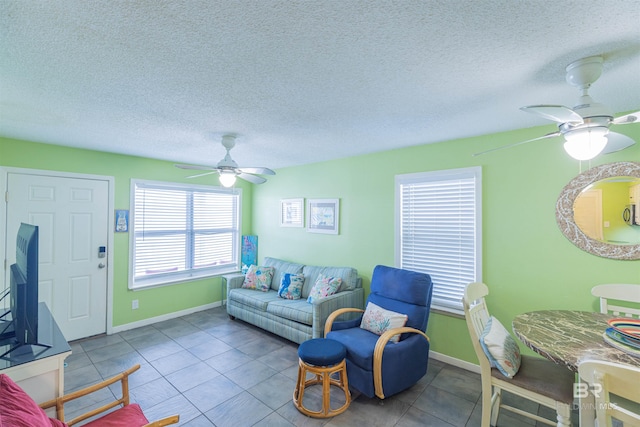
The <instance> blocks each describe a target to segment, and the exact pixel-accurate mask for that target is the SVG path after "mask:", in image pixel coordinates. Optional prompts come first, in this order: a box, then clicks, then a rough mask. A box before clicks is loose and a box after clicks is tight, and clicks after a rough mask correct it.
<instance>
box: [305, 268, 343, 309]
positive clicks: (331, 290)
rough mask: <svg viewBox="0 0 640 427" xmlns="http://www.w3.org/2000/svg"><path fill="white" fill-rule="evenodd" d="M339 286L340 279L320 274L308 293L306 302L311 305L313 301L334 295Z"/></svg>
mask: <svg viewBox="0 0 640 427" xmlns="http://www.w3.org/2000/svg"><path fill="white" fill-rule="evenodd" d="M341 284H342V279H341V278H340V277H327V276H325V275H324V274H320V275H319V276H318V279H317V280H316V283H315V284H314V285H313V288H311V292H309V297H308V298H307V302H308V303H310V304H313V302H314V301H318V300H321V299H323V298H326V297H328V296H330V295H333V294H335V293H336V292H337V290H338V288H339V287H340V285H341Z"/></svg>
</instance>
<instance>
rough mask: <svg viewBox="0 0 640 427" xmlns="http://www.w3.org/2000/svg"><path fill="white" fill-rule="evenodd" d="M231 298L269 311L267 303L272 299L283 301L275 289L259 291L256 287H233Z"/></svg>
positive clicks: (230, 293)
mask: <svg viewBox="0 0 640 427" xmlns="http://www.w3.org/2000/svg"><path fill="white" fill-rule="evenodd" d="M229 299H230V300H233V301H235V302H237V303H239V304H243V305H247V306H249V307H253V308H255V309H257V310H261V311H267V305H268V304H269V303H270V302H272V301H278V300H280V301H282V298H280V297H278V293H277V292H275V291H268V292H259V291H256V290H255V289H242V288H240V289H231V291H230V292H229Z"/></svg>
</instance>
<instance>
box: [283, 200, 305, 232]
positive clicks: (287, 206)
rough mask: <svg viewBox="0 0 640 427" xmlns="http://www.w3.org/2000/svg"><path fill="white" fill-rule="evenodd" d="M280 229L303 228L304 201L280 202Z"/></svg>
mask: <svg viewBox="0 0 640 427" xmlns="http://www.w3.org/2000/svg"><path fill="white" fill-rule="evenodd" d="M280 227H304V199H282V200H280Z"/></svg>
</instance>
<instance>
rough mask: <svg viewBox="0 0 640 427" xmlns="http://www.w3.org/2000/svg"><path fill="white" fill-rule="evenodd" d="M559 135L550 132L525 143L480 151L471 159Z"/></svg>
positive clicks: (558, 134)
mask: <svg viewBox="0 0 640 427" xmlns="http://www.w3.org/2000/svg"><path fill="white" fill-rule="evenodd" d="M560 135H561V133H560V132H552V133H548V134H546V135H543V136H539V137H537V138H533V139H527V140H526V141H520V142H516V143H515V144H509V145H503V146H502V147H496V148H492V149H490V150H486V151H481V152H479V153H475V154H474V155H473V157H475V156H480V155H482V154H487V153H491V152H492V151H498V150H503V149H505V148H512V147H516V146H518V145H522V144H526V143H527V142H533V141H539V140H541V139H547V138H553V137H554V136H560Z"/></svg>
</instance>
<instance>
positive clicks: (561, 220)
mask: <svg viewBox="0 0 640 427" xmlns="http://www.w3.org/2000/svg"><path fill="white" fill-rule="evenodd" d="M635 181H638V183H640V163H638V162H616V163H609V164H605V165H601V166H596V167H594V168H591V169H589V170H588V171H586V172H583V173H581V174H580V175H578V176H577V177H575V178H574V179H572V180H571V181H570V182H569V183H568V184H567V185H566V186H565V187H564V188H563V189H562V192H561V193H560V196H559V197H558V201H557V202H556V222H557V223H558V227H560V231H562V234H564V235H565V237H566V238H567V239H569V241H571V243H573V244H574V245H576V246H577V247H578V248H580V249H582V250H583V251H586V252H589V253H590V254H593V255H597V256H600V257H603V258H611V259H622V260H637V259H640V241H637V242H636V237H635V236H640V224H638V225H632V224H626V225H624V226H623V227H622V230H623V231H625V232H626V233H625V236H626V237H625V238H624V239H621V240H617V239H611V238H608V237H604V236H603V234H602V232H601V231H590V230H587V232H586V233H585V231H584V230H583V229H582V228H581V227H580V226H579V225H578V224H577V223H576V218H575V207H576V201H579V202H580V201H581V200H582V198H581V196H582V195H584V194H585V192H586V191H590V190H591V189H593V188H594V187H597V186H598V185H601V184H608V183H614V182H623V183H627V184H626V188H627V191H630V190H629V189H630V188H631V187H632V186H635V185H640V184H636V182H635ZM638 188H639V189H640V187H638ZM628 194H629V193H628ZM630 200H631V199H628V201H627V202H626V203H623V204H621V205H620V206H617V205H618V204H620V203H622V202H620V203H616V206H615V207H614V209H616V212H617V210H619V211H620V212H619V214H620V218H622V219H620V218H617V217H616V221H618V220H620V221H624V219H626V217H624V215H626V216H628V213H627V212H625V210H626V208H627V206H628V205H629V204H631V201H630ZM600 203H602V202H600ZM634 203H635V205H636V209H638V210H640V200H634ZM623 217H624V218H623ZM598 220H600V221H601V223H602V224H604V227H608V226H609V225H610V222H609V220H608V219H607V218H596V221H598ZM631 223H633V219H632V220H631ZM625 226H626V227H631V228H628V229H624V227H625ZM629 236H630V237H629Z"/></svg>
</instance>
